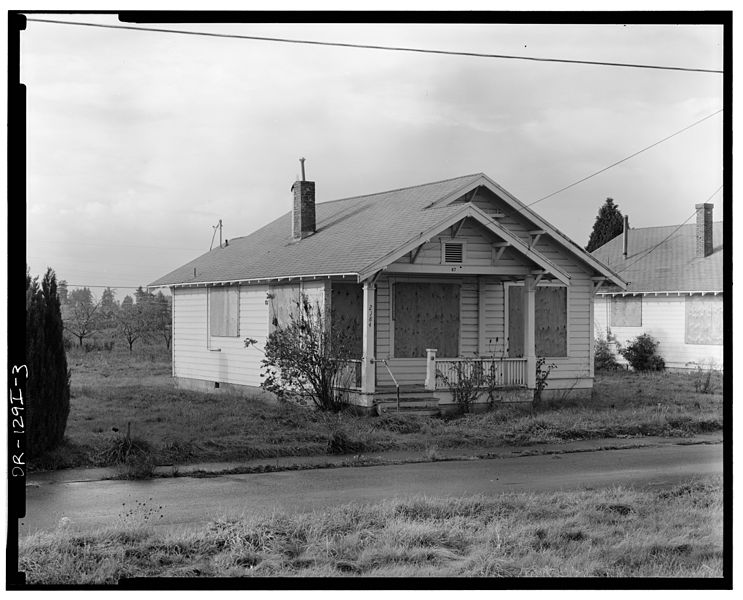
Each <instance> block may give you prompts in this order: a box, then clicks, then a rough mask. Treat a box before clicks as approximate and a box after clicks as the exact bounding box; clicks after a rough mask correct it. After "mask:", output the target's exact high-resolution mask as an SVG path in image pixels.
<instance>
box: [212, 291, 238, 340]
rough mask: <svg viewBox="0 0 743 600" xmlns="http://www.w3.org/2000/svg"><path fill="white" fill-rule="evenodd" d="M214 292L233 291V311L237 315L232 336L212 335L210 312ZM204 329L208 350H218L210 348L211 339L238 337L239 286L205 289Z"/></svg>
mask: <svg viewBox="0 0 743 600" xmlns="http://www.w3.org/2000/svg"><path fill="white" fill-rule="evenodd" d="M215 291H218V292H219V291H223V292H230V291H234V292H235V294H236V296H237V298H236V304H235V310H236V311H237V314H236V315H235V321H236V331H235V334H234V335H216V334H213V333H212V331H211V327H212V319H211V312H212V302H211V298H212V293H213V292H215ZM206 328H207V348H209V350H220V349H219V348H214V347H212V339H216V340H223V339H234V338H237V337H240V286H239V285H238V286H234V285H233V286H209V287H207V288H206Z"/></svg>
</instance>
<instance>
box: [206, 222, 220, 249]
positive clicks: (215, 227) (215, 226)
mask: <svg viewBox="0 0 743 600" xmlns="http://www.w3.org/2000/svg"><path fill="white" fill-rule="evenodd" d="M212 229H213V230H214V233H212V243H211V244H209V250H210V251H211V249H212V248H213V247H214V236H215V235H217V229H219V247H220V248H221V247H222V219H219V225H212Z"/></svg>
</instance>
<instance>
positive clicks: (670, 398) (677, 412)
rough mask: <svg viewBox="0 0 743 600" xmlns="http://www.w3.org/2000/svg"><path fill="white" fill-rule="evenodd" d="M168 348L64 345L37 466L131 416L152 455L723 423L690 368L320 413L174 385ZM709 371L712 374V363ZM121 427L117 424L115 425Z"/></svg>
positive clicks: (218, 454)
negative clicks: (482, 407) (429, 408)
mask: <svg viewBox="0 0 743 600" xmlns="http://www.w3.org/2000/svg"><path fill="white" fill-rule="evenodd" d="M169 358H170V357H169V355H167V354H165V353H160V354H159V355H158V353H157V350H156V349H152V348H149V347H147V346H143V347H142V349H140V350H139V351H138V350H136V349H135V352H134V354H133V355H129V353H128V352H120V353H117V352H111V353H107V352H90V353H87V354H83V353H78V354H75V353H73V354H71V356H70V360H69V363H70V368H71V369H72V399H71V410H70V416H69V419H68V424H67V431H66V440H65V443H64V444H63V446H62V447H61V448H59V449H57V450H56V451H54V452H52V453H50V454H48V455H47V456H45V457H42V458H41V459H39V460H37V461H36V462H35V463H34V464H33V465H32V467H33V468H36V469H55V468H64V467H73V466H102V465H112V464H116V461H115V460H113V459H112V458H111V457H112V449H113V450H116V449H117V448H118V447H119V446H117V444H120V440H121V436H122V435H123V432H125V431H126V430H127V424H128V423H131V436H132V438H136V439H137V440H139V441H140V442H141V443H142V444H143V445H146V446H147V447H149V448H150V452H151V455H152V460H153V462H154V463H158V464H172V463H175V464H186V463H194V462H202V461H204V462H206V461H237V460H248V459H251V458H275V457H279V456H302V455H322V454H328V453H331V454H342V453H350V454H359V453H370V452H379V451H384V450H412V451H415V452H420V453H421V455H424V454H425V453H427V452H429V449H430V448H437V449H438V450H439V451H440V450H445V449H449V448H469V447H471V448H477V449H481V450H482V449H485V450H487V449H491V448H492V449H495V448H498V447H500V446H504V445H512V444H518V445H531V444H540V443H550V442H553V443H554V442H562V441H567V440H581V439H592V438H602V437H617V436H636V435H658V436H690V435H693V434H696V433H704V432H710V431H718V430H720V429H721V428H722V402H723V396H722V393H721V389H722V386H721V384H720V382H719V381H718V382H716V386H715V389H716V390H718V392H717V393H711V394H709V393H708V394H705V393H701V392H697V391H696V390H695V380H696V379H695V378H696V377H697V376H696V375H695V374H693V373H691V374H672V373H650V374H638V373H628V372H624V371H622V372H614V373H606V374H597V378H596V382H595V387H594V393H593V398H592V399H591V400H585V401H572V400H570V399H566V400H562V401H560V402H543V405H542V406H540V408H539V410H538V411H534V410H533V409H532V407H531V406H530V405H529V404H519V405H516V404H506V405H501V406H497V407H495V408H494V409H493V410H491V411H489V412H487V413H483V414H472V415H464V416H462V417H458V418H452V419H440V418H430V417H420V416H414V415H410V416H398V415H394V414H388V415H386V416H384V417H359V416H354V415H351V414H341V415H334V414H323V413H319V412H316V411H313V410H309V409H302V408H298V407H294V406H291V405H279V404H270V403H267V402H263V401H261V400H258V399H257V398H245V397H241V396H236V395H228V394H219V395H212V394H205V393H201V392H193V391H187V390H180V389H176V388H175V387H174V385H173V382H172V380H171V378H170V361H169ZM715 377H717V378H719V374H716V375H715ZM114 429H116V430H117V431H114Z"/></svg>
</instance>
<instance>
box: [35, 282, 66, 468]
mask: <svg viewBox="0 0 743 600" xmlns="http://www.w3.org/2000/svg"><path fill="white" fill-rule="evenodd" d="M26 364H27V366H28V382H27V388H26V398H27V400H26V404H25V408H26V417H27V429H26V431H27V434H28V438H27V439H28V442H27V446H26V447H27V449H28V454H29V457H35V456H39V455H40V454H42V453H43V452H46V451H47V450H51V449H52V448H55V447H56V446H58V445H59V444H60V443H61V442H62V440H63V438H64V431H65V427H66V426H67V416H68V415H69V412H70V372H69V371H68V370H67V356H66V355H65V349H64V333H63V326H62V314H61V311H60V303H59V294H58V292H57V280H56V276H55V274H54V271H53V270H52V269H48V270H47V272H46V275H44V278H43V279H42V281H41V286H39V282H38V277H35V278H34V279H31V275H30V274H29V273H28V271H27V272H26Z"/></svg>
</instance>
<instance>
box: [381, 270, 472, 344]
mask: <svg viewBox="0 0 743 600" xmlns="http://www.w3.org/2000/svg"><path fill="white" fill-rule="evenodd" d="M459 288H460V286H459V284H449V283H406V282H398V283H395V292H394V294H395V295H394V307H395V309H394V321H395V357H396V358H425V356H426V349H427V348H436V349H437V350H438V353H437V355H438V356H440V357H443V358H455V357H456V356H457V355H458V354H459V298H460V289H459Z"/></svg>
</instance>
